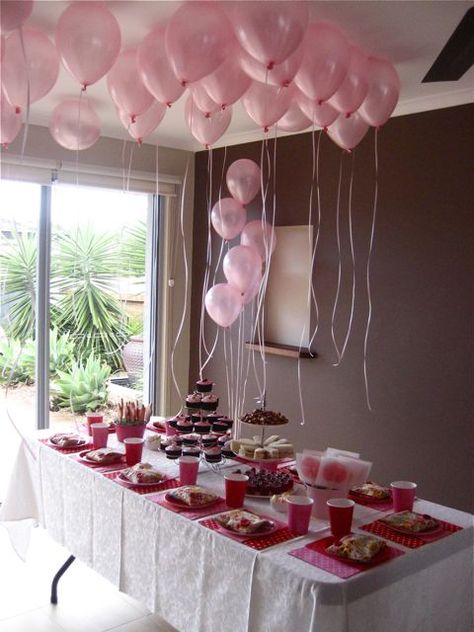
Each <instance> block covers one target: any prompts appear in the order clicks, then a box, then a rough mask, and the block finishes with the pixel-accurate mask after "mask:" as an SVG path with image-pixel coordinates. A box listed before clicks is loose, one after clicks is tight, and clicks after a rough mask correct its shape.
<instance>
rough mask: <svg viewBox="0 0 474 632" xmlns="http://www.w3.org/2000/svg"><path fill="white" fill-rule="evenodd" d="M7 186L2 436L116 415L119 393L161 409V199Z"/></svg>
mask: <svg viewBox="0 0 474 632" xmlns="http://www.w3.org/2000/svg"><path fill="white" fill-rule="evenodd" d="M0 186H1V189H0V194H1V198H2V211H1V215H0V222H1V223H0V230H1V240H2V241H1V250H0V275H1V276H0V282H1V301H0V372H1V378H0V379H1V390H2V403H1V408H0V414H1V418H0V419H1V422H0V423H1V424H2V426H1V432H2V439H3V437H4V432H5V429H6V428H7V426H8V427H9V432H11V430H12V427H13V426H14V424H17V425H18V430H19V432H20V433H23V432H28V431H30V430H32V429H33V428H34V427H35V425H36V424H37V427H39V428H42V427H48V426H50V427H52V428H54V429H64V430H69V429H80V427H81V424H82V421H83V419H84V415H85V413H86V412H87V411H89V410H90V411H93V410H100V411H102V412H103V413H104V416H105V418H106V419H113V417H114V412H115V404H116V403H117V402H119V401H120V399H124V400H132V399H133V400H140V401H144V402H145V403H152V404H154V406H155V409H156V406H157V404H158V402H157V401H156V395H155V388H154V386H155V384H156V361H155V359H156V357H157V347H158V344H159V340H158V338H157V318H158V304H157V297H158V295H159V294H158V277H159V275H158V262H159V260H160V258H159V252H158V248H159V232H160V231H159V226H160V198H159V197H158V196H155V195H151V194H146V193H135V192H134V193H131V192H123V191H121V190H116V189H105V188H97V187H85V186H74V185H62V184H57V183H56V184H54V185H51V186H39V185H34V184H25V183H24V182H21V183H19V182H13V181H10V182H8V181H0ZM10 419H11V421H10ZM12 422H13V424H12ZM15 432H16V431H15ZM0 489H1V488H0Z"/></svg>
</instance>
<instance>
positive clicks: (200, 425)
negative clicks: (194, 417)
mask: <svg viewBox="0 0 474 632" xmlns="http://www.w3.org/2000/svg"><path fill="white" fill-rule="evenodd" d="M210 430H211V424H210V423H209V422H208V421H205V420H204V419H202V420H201V421H196V423H195V424H194V432H197V433H198V434H200V435H203V434H207V433H209V432H210Z"/></svg>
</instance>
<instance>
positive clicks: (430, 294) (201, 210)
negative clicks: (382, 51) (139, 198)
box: [190, 106, 473, 511]
mask: <svg viewBox="0 0 474 632" xmlns="http://www.w3.org/2000/svg"><path fill="white" fill-rule="evenodd" d="M472 115H473V108H472V107H470V106H462V107H458V108H452V109H446V110H438V111H433V112H427V113H422V114H416V115H412V116H404V117H399V118H395V119H392V120H391V121H390V122H389V123H388V124H387V125H386V126H385V128H384V129H383V130H382V131H381V132H380V134H379V160H380V176H379V205H378V216H377V228H376V238H375V249H374V255H373V260H372V291H373V320H372V328H371V334H370V340H369V354H368V372H369V380H370V391H371V399H372V405H373V412H372V413H371V412H369V411H368V409H367V406H366V402H365V392H364V381H363V372H362V359H363V351H362V350H363V339H364V331H365V323H366V318H367V292H366V288H365V265H366V257H367V249H368V240H369V234H370V218H371V212H372V201H373V191H374V136H373V132H371V133H369V134H368V136H367V137H366V138H365V139H364V140H363V141H362V143H361V144H360V145H359V147H358V148H357V150H356V152H355V173H354V197H353V217H354V238H355V246H356V258H357V269H356V275H357V296H356V306H355V317H354V325H353V331H352V336H351V339H350V342H349V345H348V348H347V351H346V356H345V357H344V360H343V363H342V365H341V366H340V367H339V368H335V367H333V366H332V363H333V362H334V359H335V354H334V349H333V346H332V342H331V335H330V320H331V310H332V304H333V301H334V295H335V291H336V282H337V264H338V260H337V250H336V238H335V216H336V191H337V178H338V169H339V160H340V151H339V150H338V148H337V147H336V146H335V145H334V144H333V143H332V142H331V141H329V139H327V138H325V137H323V138H322V142H321V157H320V160H321V179H320V182H321V199H322V226H321V241H320V248H319V250H318V257H317V261H316V272H315V283H316V291H317V295H318V300H319V302H320V310H321V321H320V328H319V332H318V335H317V337H316V340H315V344H314V347H315V348H316V350H317V352H318V354H319V357H318V358H317V359H315V360H306V361H304V362H303V383H304V397H305V409H306V417H307V421H306V425H305V426H304V427H302V426H301V425H300V424H299V419H300V413H299V404H298V394H297V374H296V368H297V366H296V361H295V360H291V359H286V358H278V357H274V356H268V385H269V386H268V405H269V407H271V408H273V409H275V410H280V411H282V412H283V413H284V414H286V415H287V416H288V417H289V418H290V421H291V423H290V425H289V426H288V427H287V428H285V434H286V435H287V436H289V437H290V438H291V439H292V440H293V441H294V442H295V444H296V447H297V448H298V449H301V448H303V447H307V448H314V449H324V448H325V447H326V446H328V445H330V446H335V447H341V448H346V449H349V450H356V451H359V452H361V455H362V456H363V457H364V458H367V459H369V460H373V462H374V468H373V470H372V476H373V478H374V479H375V480H378V481H381V482H384V483H387V482H390V481H391V480H396V479H400V478H402V479H408V480H415V481H417V482H418V484H419V487H420V494H421V495H422V496H423V497H425V498H428V499H431V500H434V501H437V502H441V503H443V504H447V505H452V506H455V507H458V508H460V509H465V510H471V511H472V451H471V448H472V424H471V414H472V412H471V411H472V408H471V406H472V335H471V323H472V301H471V297H472V293H471V290H472V286H471V279H472V270H473V268H472V259H471V252H472V216H473V213H472V211H473V209H472V185H471V182H472V166H473V138H472V120H473V117H472ZM260 147H261V144H260V143H252V144H247V145H240V146H234V147H230V148H228V150H227V162H226V164H227V165H228V164H230V163H231V162H232V161H234V160H236V159H237V158H244V157H247V158H252V159H254V160H256V161H257V162H258V161H259V160H260ZM223 156H224V150H217V151H214V174H213V175H214V192H213V197H212V200H213V202H214V201H216V200H217V197H218V189H219V184H220V173H221V168H222V160H223ZM350 164H351V157H350V156H347V155H346V156H345V157H344V177H343V197H342V200H343V202H342V206H341V226H342V242H343V263H344V270H345V273H344V275H343V286H342V294H341V301H340V308H339V317H338V319H337V321H336V325H337V327H336V332H337V335H338V339H339V340H341V338H342V337H343V335H344V330H345V323H346V322H347V318H348V310H349V307H350V292H351V285H350V281H351V278H350V267H349V266H350V259H349V242H348V237H347V188H348V181H349V180H348V178H349V171H350ZM310 180H311V134H300V135H297V136H292V137H286V138H283V139H279V140H278V143H277V183H278V184H277V214H276V224H277V225H283V226H284V225H292V224H293V225H297V224H304V223H307V214H308V196H309V186H310ZM206 182H207V153H206V152H201V153H199V154H197V157H196V180H195V187H196V188H195V214H194V218H195V219H194V255H193V291H192V297H193V298H192V314H193V321H192V330H191V350H192V351H191V371H190V384H193V383H194V381H195V380H196V376H197V374H198V369H199V367H198V353H197V350H198V325H199V312H200V301H201V287H202V279H203V270H204V259H205V246H206V239H207V232H206V231H207V227H206V221H207V220H206V195H205V190H206ZM223 189H224V193H223V195H224V194H225V195H227V191H226V189H225V184H224V187H223ZM258 206H259V205H258V203H253V204H252V206H251V207H250V209H249V210H250V211H251V213H250V214H251V215H252V214H254V213H255V212H256V211H257V210H258ZM217 241H218V240H217V239H216V238H214V253H216V250H217V248H218V243H217ZM207 331H208V332H213V331H214V328H213V326H212V324H211V323H210V322H207ZM234 335H236V331H234ZM247 339H248V338H247ZM206 375H207V377H209V378H212V379H213V380H214V381H215V382H216V383H217V386H216V391H218V392H219V394H220V396H221V403H222V407H221V409H222V410H225V408H226V384H225V372H224V364H223V353H222V345H220V346H219V349H218V351H217V353H216V355H215V358H214V359H213V360H212V361H211V363H210V365H209V368H208V369H207V370H206ZM256 394H257V391H256V388H255V384H254V381H253V379H251V380H250V388H249V389H248V391H247V401H246V407H245V409H246V410H250V409H251V408H253V401H252V397H254V396H255V395H256Z"/></svg>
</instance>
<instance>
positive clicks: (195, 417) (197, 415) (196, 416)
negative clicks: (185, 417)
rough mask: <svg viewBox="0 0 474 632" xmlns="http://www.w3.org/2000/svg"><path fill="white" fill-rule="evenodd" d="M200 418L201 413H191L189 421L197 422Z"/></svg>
mask: <svg viewBox="0 0 474 632" xmlns="http://www.w3.org/2000/svg"><path fill="white" fill-rule="evenodd" d="M201 419H202V415H201V413H199V412H197V413H191V421H192V422H193V424H195V423H197V422H198V421H201Z"/></svg>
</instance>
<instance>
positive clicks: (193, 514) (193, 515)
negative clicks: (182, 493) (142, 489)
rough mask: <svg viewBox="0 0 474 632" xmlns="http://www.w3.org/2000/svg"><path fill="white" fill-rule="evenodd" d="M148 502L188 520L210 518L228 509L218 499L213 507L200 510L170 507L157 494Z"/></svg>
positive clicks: (161, 496) (162, 495) (163, 497)
mask: <svg viewBox="0 0 474 632" xmlns="http://www.w3.org/2000/svg"><path fill="white" fill-rule="evenodd" d="M148 500H151V501H152V502H153V503H156V504H157V505H160V507H165V509H169V510H170V511H174V512H175V513H179V514H181V515H182V516H185V517H186V518H189V519H190V520H197V519H198V518H204V516H212V515H213V514H216V513H222V512H223V511H229V509H230V507H228V506H227V505H226V503H225V500H224V499H223V498H219V501H218V502H216V503H215V504H214V505H209V506H208V507H202V508H201V509H186V508H184V507H177V506H176V505H172V504H171V503H169V502H168V501H167V500H166V498H165V494H157V495H156V496H150V497H149V498H148Z"/></svg>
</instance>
